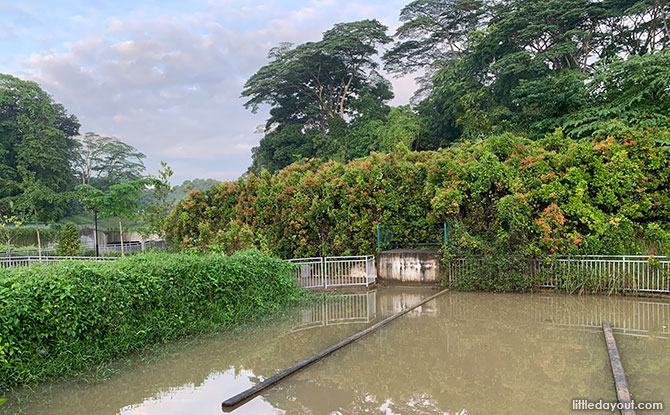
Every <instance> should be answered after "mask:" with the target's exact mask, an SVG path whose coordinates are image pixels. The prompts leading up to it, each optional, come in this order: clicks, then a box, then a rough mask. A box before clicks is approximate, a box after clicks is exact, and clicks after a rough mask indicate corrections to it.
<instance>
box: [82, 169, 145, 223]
mask: <svg viewBox="0 0 670 415" xmlns="http://www.w3.org/2000/svg"><path fill="white" fill-rule="evenodd" d="M155 183H156V180H154V179H139V180H133V181H130V182H126V183H119V184H115V185H112V186H110V187H109V189H108V190H107V191H106V192H103V191H102V190H99V189H96V188H95V187H93V186H90V185H86V184H83V185H79V186H77V188H76V189H77V192H78V197H79V199H80V200H81V202H82V203H83V204H84V205H85V206H86V207H87V208H88V209H90V210H95V211H97V212H99V213H100V214H101V215H102V216H103V217H117V218H119V220H121V219H122V218H127V219H133V218H134V217H135V216H136V215H137V212H138V211H139V209H140V205H139V203H138V200H139V198H140V195H141V194H142V191H143V190H144V189H145V188H146V187H147V186H149V185H152V184H155Z"/></svg>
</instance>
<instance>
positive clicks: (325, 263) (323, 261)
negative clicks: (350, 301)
mask: <svg viewBox="0 0 670 415" xmlns="http://www.w3.org/2000/svg"><path fill="white" fill-rule="evenodd" d="M321 266H322V267H323V270H324V271H323V288H328V261H326V258H325V257H321Z"/></svg>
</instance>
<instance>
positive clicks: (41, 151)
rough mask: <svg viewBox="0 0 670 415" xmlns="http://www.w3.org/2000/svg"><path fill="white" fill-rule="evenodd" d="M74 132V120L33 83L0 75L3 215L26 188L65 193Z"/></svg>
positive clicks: (70, 178) (0, 204)
mask: <svg viewBox="0 0 670 415" xmlns="http://www.w3.org/2000/svg"><path fill="white" fill-rule="evenodd" d="M78 130H79V122H78V121H77V119H76V117H74V116H73V115H68V114H67V112H66V111H65V109H64V108H63V106H62V105H60V104H58V103H56V102H54V101H53V99H52V98H51V96H49V94H47V93H46V92H44V91H43V90H42V89H41V88H40V87H39V85H37V84H36V83H35V82H30V81H22V80H20V79H18V78H15V77H13V76H11V75H5V74H0V209H2V210H3V211H5V212H4V213H7V212H6V211H8V210H10V206H11V201H12V200H14V199H15V198H16V197H18V196H20V195H21V194H22V193H23V192H24V191H26V189H28V188H30V189H33V190H34V189H35V188H37V187H40V188H44V189H48V190H49V191H51V192H52V193H59V192H63V191H66V190H69V189H68V187H69V186H71V185H72V183H73V174H72V167H71V164H72V162H73V161H74V159H75V157H76V141H75V140H74V136H76V135H77V134H78ZM40 193H44V191H40ZM16 207H18V206H15V208H16ZM30 211H31V212H32V209H30ZM8 213H16V211H13V212H8ZM49 213H54V212H49Z"/></svg>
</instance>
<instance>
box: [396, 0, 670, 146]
mask: <svg viewBox="0 0 670 415" xmlns="http://www.w3.org/2000/svg"><path fill="white" fill-rule="evenodd" d="M668 13H670V5H669V4H668V3H667V2H665V1H653V2H652V1H630V2H626V1H624V2H601V1H595V0H567V1H559V0H551V1H535V0H503V1H497V2H479V1H476V0H417V1H413V2H411V3H409V4H408V5H406V6H405V7H404V8H403V9H402V11H401V12H400V20H401V22H403V25H402V26H401V27H400V28H399V29H398V32H397V33H396V36H395V44H394V46H393V47H392V48H391V49H390V50H389V51H388V52H387V53H386V54H385V55H384V61H385V67H386V69H387V70H389V71H391V72H396V73H400V74H404V73H408V72H415V71H419V70H421V71H423V72H424V75H423V76H421V77H420V78H419V83H420V84H421V88H420V89H419V91H417V92H416V94H415V100H417V101H419V100H421V99H423V101H421V102H420V103H419V105H418V108H419V112H420V114H421V115H422V116H423V117H424V120H423V121H424V124H425V125H426V126H427V127H428V131H431V132H432V134H430V135H428V136H427V137H426V139H425V143H424V144H423V145H422V146H421V147H420V148H425V149H436V148H439V147H441V146H444V145H445V143H450V142H453V141H457V140H459V139H482V138H484V137H486V136H489V135H491V134H498V133H502V132H514V133H516V134H522V135H526V136H528V137H529V138H532V139H537V138H541V137H542V136H544V134H546V133H548V132H551V131H553V130H554V129H555V128H557V127H562V128H564V130H565V131H567V132H568V133H569V134H570V136H571V137H573V138H575V139H581V138H587V137H589V136H590V135H591V134H592V133H594V132H596V131H601V130H602V128H601V127H602V126H603V125H605V126H606V125H608V124H609V123H610V122H611V121H612V120H617V121H618V122H620V123H622V124H623V125H625V126H629V127H636V128H645V127H660V128H667V126H668V119H667V114H668V99H667V94H668V79H670V76H669V75H668V73H667V72H668V69H667V68H668V67H670V65H668V62H667V61H668V52H667V50H665V49H666V46H667V45H668V43H669V42H670V33H669V32H668V23H667V19H666V16H667V14H668ZM663 144H664V145H667V142H666V141H663Z"/></svg>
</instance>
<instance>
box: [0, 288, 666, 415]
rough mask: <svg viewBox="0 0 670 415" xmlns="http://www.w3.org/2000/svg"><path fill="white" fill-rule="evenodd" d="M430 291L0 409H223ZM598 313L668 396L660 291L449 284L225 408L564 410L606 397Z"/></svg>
mask: <svg viewBox="0 0 670 415" xmlns="http://www.w3.org/2000/svg"><path fill="white" fill-rule="evenodd" d="M433 293H434V291H431V290H428V289H420V288H380V289H377V290H373V291H369V292H358V293H353V294H347V295H342V296H338V297H336V298H334V299H330V300H328V301H326V302H319V303H315V304H311V305H309V306H305V307H302V308H300V309H296V310H293V311H291V312H289V313H287V314H286V315H284V316H282V317H278V318H276V319H270V320H267V321H263V322H261V323H258V324H254V325H253V326H251V327H248V328H245V329H243V330H240V331H236V332H233V333H223V334H221V335H218V336H214V337H208V338H204V339H201V340H198V341H195V342H193V341H191V342H189V343H188V345H185V346H183V347H180V346H179V344H178V343H177V344H176V345H173V346H171V349H170V351H169V352H164V353H162V354H160V355H159V356H158V357H156V358H154V359H152V361H150V362H146V361H140V360H138V361H137V362H135V364H133V365H131V366H130V367H126V368H124V369H123V370H121V372H120V373H118V374H116V375H113V376H112V377H111V378H110V379H108V380H107V381H105V382H102V383H96V384H81V383H79V384H73V383H72V382H70V383H63V384H56V385H52V387H50V388H49V390H48V391H46V392H39V391H38V392H36V393H34V394H33V395H32V396H31V397H30V398H29V399H28V400H27V401H24V402H22V403H21V404H17V402H15V401H13V402H10V406H9V407H5V408H2V409H0V412H3V411H4V412H7V411H10V412H11V413H16V412H20V413H27V414H38V415H39V414H49V415H61V414H62V415H65V414H67V415H77V414H82V415H83V414H86V415H88V414H102V415H104V414H109V415H113V414H122V415H139V414H147V415H149V414H161V415H168V414H221V413H222V411H221V402H222V401H223V400H225V399H227V398H229V397H231V396H233V395H235V394H237V393H239V392H241V391H243V390H244V389H246V388H248V387H250V386H252V385H253V384H255V383H257V382H258V381H259V380H262V379H263V378H266V377H268V376H271V375H272V374H274V373H276V372H277V371H278V370H281V369H285V368H287V367H289V366H291V365H292V364H294V363H296V362H297V361H300V360H302V359H305V358H307V357H309V356H311V355H312V354H314V353H316V352H318V351H320V350H322V349H324V348H325V347H327V346H330V345H331V344H334V343H336V342H338V341H339V340H342V339H344V338H346V337H347V336H349V335H352V334H354V333H356V332H358V331H360V330H362V329H363V328H365V327H367V326H369V325H371V324H374V323H375V322H377V321H379V320H380V319H382V318H384V317H386V316H388V315H391V314H393V313H394V312H397V311H399V310H401V309H402V308H404V307H407V306H410V305H412V304H414V303H416V302H418V301H419V300H421V299H422V298H425V297H426V296H428V295H431V294H433ZM605 319H607V320H609V321H611V322H612V325H613V327H614V332H615V337H616V340H617V343H618V345H619V351H620V353H621V356H622V360H623V364H624V368H625V369H626V372H627V376H628V381H629V385H630V389H631V392H632V395H633V398H634V399H636V400H638V401H640V400H642V401H662V402H665V403H667V404H668V405H670V329H669V328H668V327H670V302H669V301H668V300H664V299H640V298H622V297H617V298H611V297H576V296H565V295H555V294H545V293H537V294H519V295H517V294H485V293H461V292H450V293H447V294H445V295H443V296H441V297H439V298H438V299H436V300H434V301H431V302H430V303H428V304H426V305H424V306H422V307H420V308H418V309H416V310H414V311H412V312H411V313H409V314H408V315H406V316H404V317H402V318H400V319H397V320H395V321H393V322H392V323H390V324H389V325H387V326H385V327H384V328H382V329H381V330H378V331H377V332H375V333H373V334H371V335H369V336H367V337H365V338H363V339H361V340H359V341H357V342H355V343H353V344H351V345H349V346H346V347H345V348H344V349H342V350H340V351H338V352H336V353H335V354H333V355H331V356H329V357H327V358H326V359H324V360H322V361H320V362H317V363H315V364H314V365H312V366H310V367H308V368H306V369H304V370H302V371H301V372H298V373H297V374H295V375H294V376H292V377H289V378H288V379H286V380H285V381H283V382H281V383H280V384H278V385H276V386H274V387H273V388H271V389H269V390H267V391H266V392H264V393H263V394H262V395H261V396H258V397H256V398H254V399H253V400H251V401H250V402H248V403H247V404H245V405H243V406H241V407H239V408H237V409H236V410H235V411H233V412H232V413H234V414H359V413H371V414H495V413H503V414H537V413H543V414H553V413H556V414H568V413H573V414H574V413H576V412H574V411H572V408H571V405H572V399H580V398H581V399H590V400H596V401H597V400H599V399H603V400H607V401H615V400H616V395H615V392H614V386H613V379H612V375H611V371H610V367H609V361H608V357H607V350H606V347H605V344H604V339H603V335H602V330H601V329H600V324H601V321H602V320H605ZM589 413H591V412H589ZM653 413H659V412H653Z"/></svg>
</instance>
